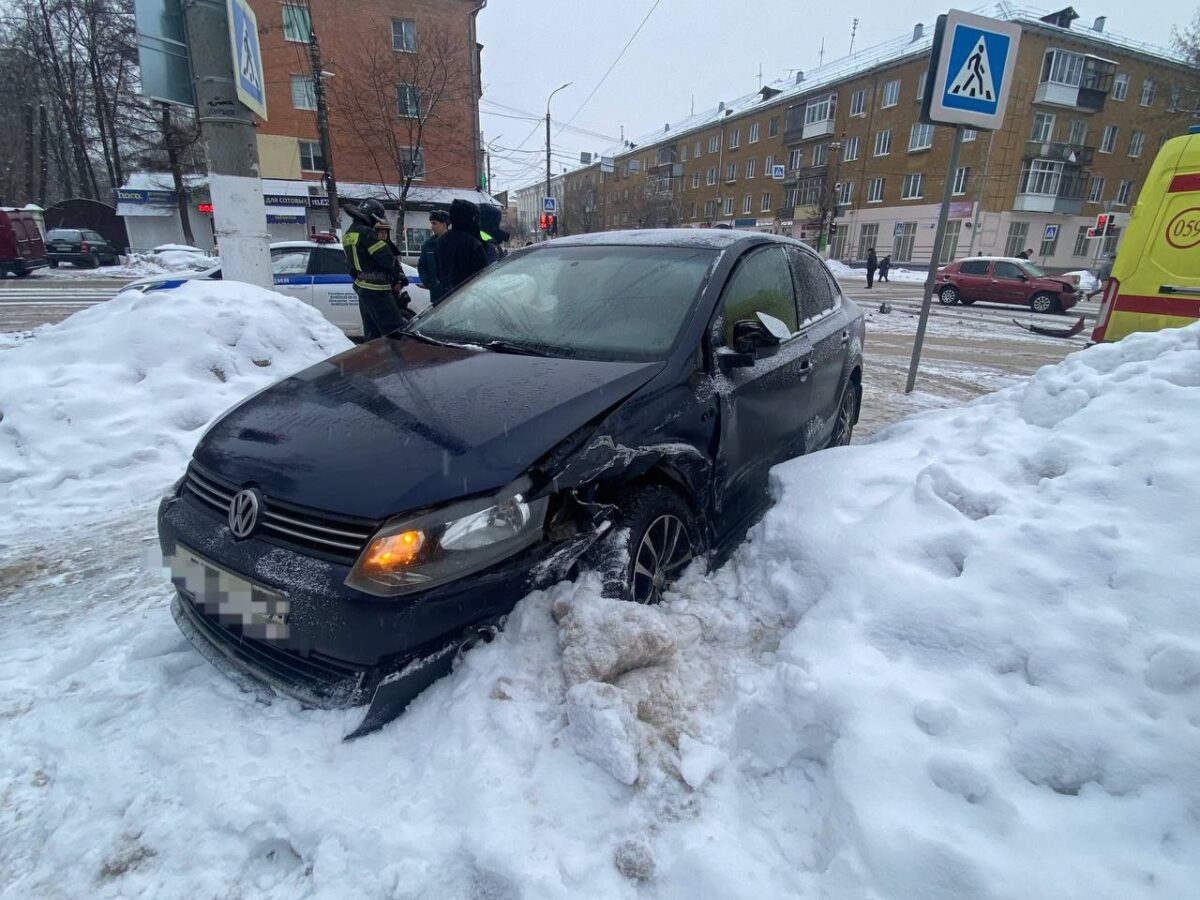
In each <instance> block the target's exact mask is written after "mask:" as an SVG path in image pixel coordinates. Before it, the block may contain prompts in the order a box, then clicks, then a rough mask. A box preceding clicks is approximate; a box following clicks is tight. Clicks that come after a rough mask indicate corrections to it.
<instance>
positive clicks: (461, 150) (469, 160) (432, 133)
mask: <svg viewBox="0 0 1200 900" xmlns="http://www.w3.org/2000/svg"><path fill="white" fill-rule="evenodd" d="M251 6H252V7H253V8H254V11H255V14H256V16H257V17H258V30H259V41H260V44H261V48H262V61H263V73H262V75H263V82H264V84H265V87H266V96H267V115H268V118H267V119H266V120H257V126H258V155H259V169H260V171H261V173H262V177H263V179H264V185H263V187H264V194H265V195H266V200H267V227H268V229H269V230H270V232H271V234H272V236H273V237H274V238H275V239H277V240H285V239H293V238H302V237H304V236H305V235H306V234H307V233H309V232H310V231H312V230H323V229H327V228H328V227H329V215H328V199H327V197H326V190H325V185H324V183H323V176H324V174H325V170H326V164H325V159H324V156H323V153H322V147H321V142H320V138H319V132H318V128H317V111H316V110H317V97H316V90H315V84H314V81H313V73H312V64H311V60H310V54H309V38H310V33H311V32H312V31H315V32H316V33H317V36H318V38H319V41H320V50H321V59H322V69H323V71H324V76H323V79H322V80H323V84H324V86H325V93H326V96H327V101H328V109H329V123H330V143H331V145H332V150H333V153H332V156H333V163H334V166H333V168H334V171H335V173H336V176H337V183H338V191H339V195H340V197H341V199H343V200H351V201H353V200H356V199H364V198H366V197H376V198H378V199H381V200H383V201H384V205H385V206H387V207H389V208H391V209H397V208H398V207H399V203H398V202H397V201H398V199H399V197H400V195H401V193H402V191H401V186H402V184H403V183H404V182H405V181H408V182H409V184H408V191H407V194H406V202H405V207H406V209H407V211H408V214H407V215H406V217H405V223H404V226H405V227H404V228H403V229H402V230H400V231H398V232H397V234H396V240H397V243H399V244H401V246H402V247H403V246H405V245H407V247H408V250H409V252H415V250H416V248H418V247H419V246H420V242H421V241H422V240H423V239H424V237H425V236H427V234H428V231H427V228H428V220H427V216H426V215H424V214H423V213H425V212H427V211H428V210H430V209H433V208H435V207H445V206H448V205H449V203H450V201H451V200H453V199H455V198H456V197H462V198H465V199H469V200H472V201H473V202H477V203H481V202H484V203H486V202H494V201H492V200H491V198H489V197H487V196H486V195H485V194H483V193H481V192H480V191H478V190H477V188H478V187H479V186H480V185H481V183H482V181H481V179H482V175H483V167H482V162H483V156H482V152H481V149H480V148H481V136H480V129H479V96H480V92H481V90H480V85H481V81H480V59H481V47H480V45H479V44H478V43H477V42H476V32H475V16H476V14H477V13H478V12H479V10H480V9H482V8H483V6H484V4H483V3H482V2H479V0H440V2H439V0H362V2H359V3H355V4H353V5H352V6H347V5H345V4H339V3H337V2H335V0H284V2H282V3H280V2H276V0H251ZM407 176H411V178H408V177H407ZM164 181H165V184H164V183H163V182H164ZM189 181H190V182H191V184H192V189H191V190H189V196H190V199H191V201H192V202H191V207H192V217H191V218H192V225H193V232H194V233H195V234H196V239H197V241H198V242H199V243H202V244H203V243H205V241H206V240H209V241H211V235H212V225H211V214H210V213H207V212H205V211H204V210H206V209H211V207H208V205H207V203H206V201H207V199H208V198H207V195H206V191H205V188H204V184H205V181H204V179H189ZM169 187H170V178H169V176H168V177H165V178H163V177H162V176H151V175H146V174H139V175H137V176H135V177H134V178H132V179H131V180H130V183H129V184H127V185H125V186H124V190H123V191H122V192H121V193H119V194H118V201H119V206H120V207H123V209H121V210H120V211H121V212H123V213H124V214H125V215H126V221H127V223H128V224H129V226H130V242H131V243H132V244H133V245H134V246H140V247H144V246H153V245H154V244H157V243H165V242H168V241H178V240H180V239H181V238H182V235H181V232H180V228H179V223H178V216H177V213H175V211H174V207H173V206H170V205H167V204H162V203H161V201H162V200H163V199H164V195H165V193H166V192H167V191H168V190H169ZM152 201H158V202H152Z"/></svg>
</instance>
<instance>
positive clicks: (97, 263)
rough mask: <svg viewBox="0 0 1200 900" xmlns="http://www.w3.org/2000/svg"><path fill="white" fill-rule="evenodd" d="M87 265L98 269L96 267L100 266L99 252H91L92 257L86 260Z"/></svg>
mask: <svg viewBox="0 0 1200 900" xmlns="http://www.w3.org/2000/svg"><path fill="white" fill-rule="evenodd" d="M87 267H88V268H89V269H98V268H100V254H98V253H93V254H92V258H91V259H89V260H88V266H87Z"/></svg>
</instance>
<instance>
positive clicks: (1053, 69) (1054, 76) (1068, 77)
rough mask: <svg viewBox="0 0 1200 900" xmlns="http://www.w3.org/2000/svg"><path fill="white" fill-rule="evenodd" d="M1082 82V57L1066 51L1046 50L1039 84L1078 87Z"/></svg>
mask: <svg viewBox="0 0 1200 900" xmlns="http://www.w3.org/2000/svg"><path fill="white" fill-rule="evenodd" d="M1082 81H1083V56H1082V54H1079V53H1068V52H1067V51H1066V50H1047V51H1046V56H1045V58H1044V59H1043V60H1042V80H1041V83H1042V84H1045V83H1047V82H1052V83H1054V84H1065V85H1068V86H1069V87H1079V85H1080V83H1081V82H1082Z"/></svg>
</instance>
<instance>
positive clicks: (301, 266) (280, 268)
mask: <svg viewBox="0 0 1200 900" xmlns="http://www.w3.org/2000/svg"><path fill="white" fill-rule="evenodd" d="M271 271H272V272H273V273H274V274H276V275H307V274H308V251H307V250H272V251H271Z"/></svg>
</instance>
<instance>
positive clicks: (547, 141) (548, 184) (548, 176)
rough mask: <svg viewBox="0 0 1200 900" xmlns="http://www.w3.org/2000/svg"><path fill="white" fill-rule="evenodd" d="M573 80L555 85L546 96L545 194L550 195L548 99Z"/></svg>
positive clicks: (568, 85) (569, 84) (551, 98)
mask: <svg viewBox="0 0 1200 900" xmlns="http://www.w3.org/2000/svg"><path fill="white" fill-rule="evenodd" d="M572 84H574V82H571V81H568V82H567V83H566V84H564V85H560V86H559V87H556V88H555V89H554V90H552V91H551V92H550V96H549V97H547V98H546V196H547V197H549V196H550V101H551V100H553V99H554V95H555V94H557V93H558V92H559V91H561V90H563V89H564V88H569V87H570V86H571V85H572Z"/></svg>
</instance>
